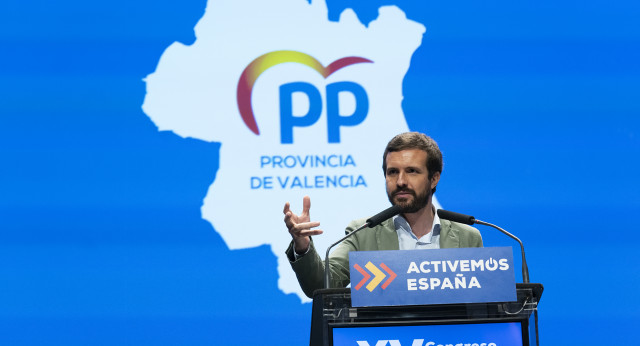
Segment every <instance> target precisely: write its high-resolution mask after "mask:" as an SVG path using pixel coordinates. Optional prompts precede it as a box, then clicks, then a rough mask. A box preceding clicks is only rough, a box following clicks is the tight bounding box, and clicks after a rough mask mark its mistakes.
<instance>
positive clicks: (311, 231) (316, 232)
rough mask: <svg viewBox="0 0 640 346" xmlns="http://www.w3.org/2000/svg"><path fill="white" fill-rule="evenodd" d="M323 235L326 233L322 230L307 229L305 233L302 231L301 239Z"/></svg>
mask: <svg viewBox="0 0 640 346" xmlns="http://www.w3.org/2000/svg"><path fill="white" fill-rule="evenodd" d="M322 233H324V231H323V230H321V229H305V230H303V231H300V233H299V235H300V236H301V237H306V236H312V235H319V234H322Z"/></svg>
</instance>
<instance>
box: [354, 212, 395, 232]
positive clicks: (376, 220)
mask: <svg viewBox="0 0 640 346" xmlns="http://www.w3.org/2000/svg"><path fill="white" fill-rule="evenodd" d="M401 211H402V208H401V207H400V206H399V205H392V206H391V207H389V208H387V209H385V210H383V211H381V212H379V213H377V214H376V215H373V216H372V217H370V218H368V219H367V221H366V225H367V227H375V226H378V225H379V224H381V223H382V222H383V221H385V220H387V219H390V218H392V217H394V216H396V215H398V214H400V212H401ZM352 233H353V232H352Z"/></svg>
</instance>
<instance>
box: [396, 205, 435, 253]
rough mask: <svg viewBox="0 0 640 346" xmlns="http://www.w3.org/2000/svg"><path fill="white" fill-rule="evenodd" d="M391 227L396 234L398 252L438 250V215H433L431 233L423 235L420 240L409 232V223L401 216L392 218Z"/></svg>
mask: <svg viewBox="0 0 640 346" xmlns="http://www.w3.org/2000/svg"><path fill="white" fill-rule="evenodd" d="M393 225H394V226H395V228H396V233H398V244H399V245H400V250H417V249H439V248H440V218H439V217H438V213H434V216H433V226H431V232H429V233H427V234H425V235H423V236H422V237H420V239H418V237H416V235H415V234H414V233H413V231H411V226H409V222H407V220H406V219H405V218H404V217H402V216H401V215H397V216H394V217H393Z"/></svg>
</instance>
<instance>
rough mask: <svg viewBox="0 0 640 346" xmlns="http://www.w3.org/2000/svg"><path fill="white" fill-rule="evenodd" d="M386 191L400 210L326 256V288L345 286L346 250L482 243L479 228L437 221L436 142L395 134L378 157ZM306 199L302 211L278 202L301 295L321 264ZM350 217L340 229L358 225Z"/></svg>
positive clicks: (319, 278) (315, 282) (315, 283)
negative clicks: (328, 280) (328, 283)
mask: <svg viewBox="0 0 640 346" xmlns="http://www.w3.org/2000/svg"><path fill="white" fill-rule="evenodd" d="M382 170H383V172H384V176H385V180H386V186H387V195H388V196H389V201H390V202H391V203H392V204H394V205H399V206H401V207H402V213H401V214H400V215H398V216H396V217H394V218H392V219H389V220H386V221H384V222H383V223H381V224H380V225H378V226H376V227H373V229H369V230H362V231H361V232H358V233H356V234H355V235H354V236H353V237H349V238H347V239H346V240H345V241H344V242H342V243H341V244H339V245H338V246H337V247H336V249H335V251H333V252H332V253H331V256H330V257H329V266H330V270H331V287H346V286H347V285H348V284H349V252H350V251H372V250H410V249H438V248H455V247H482V237H481V236H480V232H478V230H476V229H475V228H473V227H470V226H467V225H463V224H459V223H455V222H450V221H448V220H440V219H439V218H438V215H437V214H436V210H435V208H434V207H433V204H432V197H433V193H434V192H435V191H436V186H437V185H438V181H440V173H441V172H442V153H441V152H440V149H439V148H438V145H437V144H436V142H435V141H434V140H433V139H431V138H430V137H428V136H426V135H424V134H422V133H417V132H406V133H402V134H399V135H397V136H395V137H394V138H393V139H391V141H389V143H388V144H387V148H386V149H385V151H384V154H383V157H382ZM310 208H311V201H310V199H309V197H308V196H305V197H304V198H303V207H302V214H300V215H296V214H294V213H293V212H292V211H291V210H290V208H289V203H286V204H285V206H284V215H285V217H284V223H285V225H286V226H287V229H288V230H289V233H290V234H291V236H292V237H293V240H292V242H291V244H290V245H289V248H288V249H287V252H286V253H287V256H288V258H289V261H290V262H291V267H292V268H293V270H294V271H295V273H296V276H297V277H298V282H300V286H301V287H302V290H303V291H304V293H305V294H306V295H307V296H308V297H311V296H312V295H313V291H315V290H316V289H319V288H322V287H323V284H324V282H323V278H324V276H323V275H324V263H323V261H322V260H321V259H320V256H319V255H318V253H317V252H316V250H315V248H314V246H313V241H312V240H311V236H313V235H319V234H322V230H319V229H313V228H314V227H318V226H320V223H319V222H312V221H311V218H310V216H309V210H310ZM364 222H365V219H359V220H354V221H352V222H351V223H350V224H349V226H347V229H346V232H347V233H348V232H352V231H353V230H354V229H356V228H357V227H358V226H360V225H362V224H364Z"/></svg>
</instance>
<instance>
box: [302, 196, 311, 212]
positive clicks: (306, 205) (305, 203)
mask: <svg viewBox="0 0 640 346" xmlns="http://www.w3.org/2000/svg"><path fill="white" fill-rule="evenodd" d="M309 209H311V198H309V196H304V197H303V198H302V214H306V215H308V214H309Z"/></svg>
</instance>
